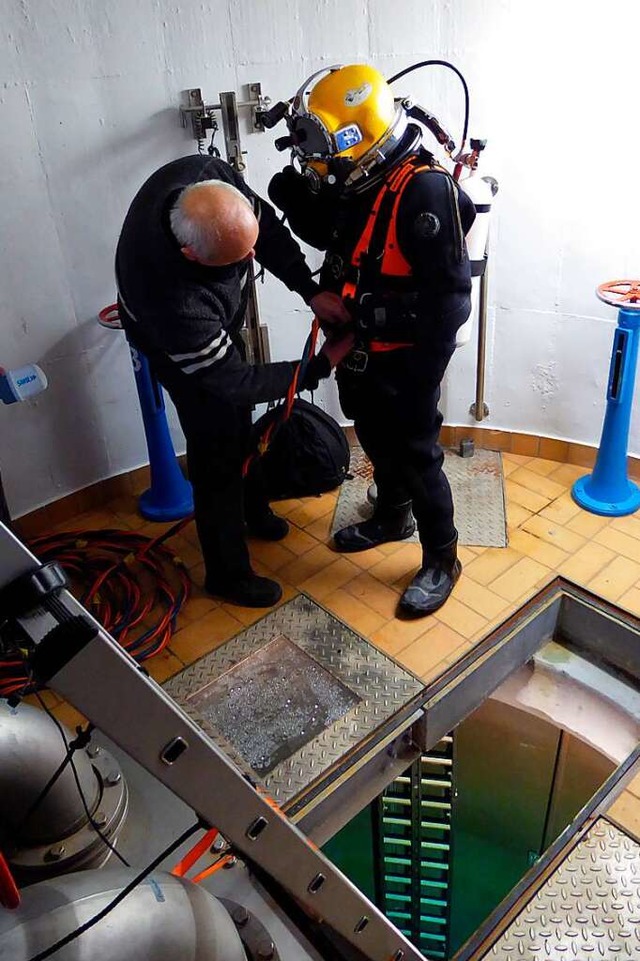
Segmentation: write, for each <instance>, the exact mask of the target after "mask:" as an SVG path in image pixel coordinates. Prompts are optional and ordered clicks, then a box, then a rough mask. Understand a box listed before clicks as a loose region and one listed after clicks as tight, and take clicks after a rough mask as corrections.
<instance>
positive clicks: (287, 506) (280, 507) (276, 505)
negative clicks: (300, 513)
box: [271, 497, 302, 517]
mask: <svg viewBox="0 0 640 961" xmlns="http://www.w3.org/2000/svg"><path fill="white" fill-rule="evenodd" d="M299 507H302V501H301V500H300V498H299V497H293V498H291V499H290V500H285V501H273V502H272V504H271V508H272V510H273V511H274V512H275V513H276V514H279V515H280V517H288V516H289V514H290V513H291V511H295V510H297V509H298V508H299Z"/></svg>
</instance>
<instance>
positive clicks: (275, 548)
mask: <svg viewBox="0 0 640 961" xmlns="http://www.w3.org/2000/svg"><path fill="white" fill-rule="evenodd" d="M249 553H250V554H251V560H252V561H259V562H260V563H261V564H263V565H264V567H266V568H268V569H269V570H270V571H279V570H280V568H282V567H284V566H285V564H290V563H291V562H292V561H294V560H295V559H296V557H297V556H298V555H297V554H294V553H293V551H290V550H289V549H288V548H287V547H285V546H284V543H283V542H282V541H258V540H251V541H249Z"/></svg>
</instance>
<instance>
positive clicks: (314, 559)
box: [278, 544, 340, 584]
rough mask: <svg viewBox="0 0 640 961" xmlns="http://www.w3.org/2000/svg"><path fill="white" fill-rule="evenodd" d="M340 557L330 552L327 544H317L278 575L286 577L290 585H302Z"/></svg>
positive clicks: (287, 565)
mask: <svg viewBox="0 0 640 961" xmlns="http://www.w3.org/2000/svg"><path fill="white" fill-rule="evenodd" d="M339 556H340V555H338V554H336V553H335V551H331V550H329V548H328V547H327V546H326V545H325V544H317V545H316V547H313V548H311V550H309V551H307V552H306V553H305V554H302V556H301V557H296V558H295V560H293V561H291V562H290V563H289V564H286V565H285V566H284V567H282V568H281V569H280V571H278V575H279V576H280V577H284V579H285V580H286V581H288V582H289V584H302V582H303V581H306V580H308V578H310V577H312V576H313V575H314V574H317V573H318V572H319V571H321V570H323V569H324V568H325V567H328V566H329V565H330V564H333V563H334V562H335V561H336V560H337V559H338V557H339Z"/></svg>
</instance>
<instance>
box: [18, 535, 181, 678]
mask: <svg viewBox="0 0 640 961" xmlns="http://www.w3.org/2000/svg"><path fill="white" fill-rule="evenodd" d="M190 520H191V518H185V519H184V520H182V521H179V522H178V523H177V524H174V525H173V527H171V528H170V529H169V530H168V531H166V532H165V533H163V534H161V535H160V536H159V537H156V538H150V537H145V536H144V535H143V534H139V533H137V532H135V531H126V530H101V531H69V532H64V533H60V534H46V535H44V536H42V537H37V538H35V539H33V540H32V541H31V542H30V544H29V546H30V548H31V550H33V552H34V554H36V556H37V557H38V558H39V559H40V560H41V561H42V563H43V564H44V563H47V562H48V561H53V560H55V561H57V562H58V563H59V564H61V566H62V567H63V568H64V570H65V572H66V573H67V575H68V577H69V580H70V582H71V587H72V591H73V593H74V595H75V596H76V597H77V599H78V600H79V601H80V603H81V604H83V605H84V606H85V607H86V608H87V610H88V611H90V613H91V614H93V616H94V617H95V618H96V620H97V621H99V622H100V623H101V624H102V625H103V626H104V628H105V630H107V631H108V632H109V633H110V634H111V635H112V636H113V637H114V638H115V639H116V640H117V641H118V642H119V643H120V644H121V645H122V647H123V648H124V649H125V650H126V651H128V652H129V654H131V656H132V657H133V658H134V659H135V660H136V661H138V662H140V661H144V660H146V659H147V658H149V657H153V655H154V654H158V653H159V652H160V651H162V650H163V649H164V648H165V647H166V646H167V644H168V643H169V641H170V639H171V636H172V634H173V633H174V630H175V624H176V618H177V616H178V614H179V613H180V611H181V610H182V607H183V606H184V604H185V602H186V601H187V599H188V597H189V592H190V587H191V581H190V578H189V574H188V571H187V570H186V568H185V566H184V565H183V563H182V561H181V560H180V558H179V557H178V556H177V555H176V554H175V553H174V551H172V550H171V549H170V548H169V547H167V546H166V544H165V543H164V542H165V541H166V540H167V539H168V538H170V537H172V536H174V535H175V534H177V533H179V531H181V530H182V529H183V528H184V527H185V526H186V525H187V524H188V523H189V521H190ZM9 630H10V629H9V628H7V627H5V631H4V644H3V647H2V648H1V649H2V651H3V657H2V659H1V660H0V696H1V697H9V696H10V695H11V694H20V695H21V696H22V695H24V694H28V693H29V692H30V691H33V690H34V689H35V685H34V684H33V682H32V681H31V679H30V678H29V676H28V674H27V672H26V668H25V661H24V652H23V651H22V650H21V649H20V641H19V640H15V641H13V643H12V641H11V638H10V637H8V636H7V635H8V632H9Z"/></svg>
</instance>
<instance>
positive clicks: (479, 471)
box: [331, 446, 507, 547]
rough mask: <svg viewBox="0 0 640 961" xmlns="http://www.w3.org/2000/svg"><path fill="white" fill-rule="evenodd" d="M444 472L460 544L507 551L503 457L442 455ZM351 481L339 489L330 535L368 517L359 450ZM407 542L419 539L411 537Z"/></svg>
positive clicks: (366, 474)
mask: <svg viewBox="0 0 640 961" xmlns="http://www.w3.org/2000/svg"><path fill="white" fill-rule="evenodd" d="M444 470H445V474H446V475H447V478H448V480H449V483H450V484H451V491H452V493H453V503H454V506H455V511H456V514H455V524H456V528H457V530H458V537H459V542H460V544H467V545H469V546H476V547H506V546H507V521H506V511H505V497H504V482H503V476H502V457H501V455H500V453H499V452H498V451H493V450H477V451H476V452H475V454H474V455H473V457H460V456H459V454H457V453H456V452H455V451H450V450H447V451H445V460H444ZM349 473H350V475H352V479H351V480H346V481H345V482H344V483H343V485H342V487H341V488H340V495H339V497H338V504H337V506H336V512H335V515H334V518H333V524H332V527H331V533H332V534H334V533H335V532H336V531H337V530H340V528H342V527H346V526H347V525H348V524H356V523H358V521H361V520H365V519H366V518H367V517H370V516H371V513H372V511H373V507H372V505H371V504H370V503H369V501H368V499H367V490H368V488H369V485H370V484H371V483H372V482H373V472H372V468H371V464H370V463H369V461H368V459H367V457H366V456H365V454H364V452H363V450H362V448H361V447H358V446H355V447H352V448H351V464H350V468H349ZM410 540H412V541H417V540H418V535H417V534H414V536H413V537H412V538H410Z"/></svg>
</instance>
